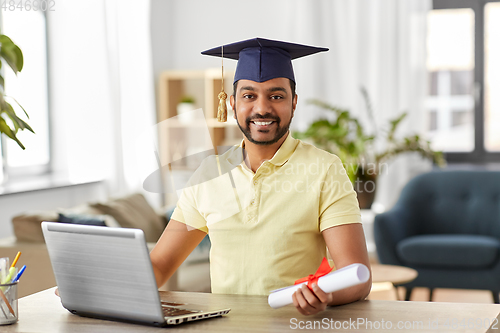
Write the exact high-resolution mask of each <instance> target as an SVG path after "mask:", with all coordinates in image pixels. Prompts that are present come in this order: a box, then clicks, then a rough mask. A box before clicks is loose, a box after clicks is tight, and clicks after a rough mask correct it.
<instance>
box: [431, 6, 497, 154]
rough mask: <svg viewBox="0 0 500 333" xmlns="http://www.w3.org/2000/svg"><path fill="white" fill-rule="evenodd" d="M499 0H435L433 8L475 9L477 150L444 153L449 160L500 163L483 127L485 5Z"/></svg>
mask: <svg viewBox="0 0 500 333" xmlns="http://www.w3.org/2000/svg"><path fill="white" fill-rule="evenodd" d="M490 2H500V0H433V1H432V9H433V10H434V9H458V8H470V9H472V10H473V11H474V90H475V91H474V101H475V105H474V150H473V151H471V152H444V153H443V155H444V158H445V159H446V161H447V162H448V163H472V164H484V163H492V162H500V152H492V151H487V150H486V148H485V130H484V87H485V73H484V62H485V61H484V60H485V53H484V46H485V44H484V43H485V42H484V31H485V15H484V14H485V6H486V4H487V3H490Z"/></svg>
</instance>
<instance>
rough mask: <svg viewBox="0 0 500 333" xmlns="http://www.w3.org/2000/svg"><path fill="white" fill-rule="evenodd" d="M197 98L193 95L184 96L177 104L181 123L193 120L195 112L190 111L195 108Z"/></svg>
mask: <svg viewBox="0 0 500 333" xmlns="http://www.w3.org/2000/svg"><path fill="white" fill-rule="evenodd" d="M194 103H195V99H194V97H192V96H189V95H186V96H182V97H181V99H180V101H179V104H177V116H178V119H179V121H180V122H181V123H183V124H189V123H190V122H191V121H192V120H193V114H192V113H190V112H189V111H193V110H194V109H195V104H194Z"/></svg>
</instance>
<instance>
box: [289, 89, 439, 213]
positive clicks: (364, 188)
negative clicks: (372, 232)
mask: <svg viewBox="0 0 500 333" xmlns="http://www.w3.org/2000/svg"><path fill="white" fill-rule="evenodd" d="M361 93H362V95H363V98H364V101H365V104H366V110H367V114H368V117H369V120H370V122H371V123H372V124H373V127H374V128H373V130H372V131H371V132H370V133H368V132H367V131H366V130H365V128H364V127H363V126H362V124H361V122H360V121H359V120H358V119H357V118H356V117H354V116H353V115H352V114H351V112H350V111H349V110H345V109H341V108H337V107H335V106H332V105H330V104H328V103H325V102H322V101H320V100H316V99H313V100H309V101H308V102H309V103H310V104H314V105H317V106H319V107H321V108H322V109H325V110H327V111H331V112H333V113H334V114H335V119H334V120H332V121H330V120H328V119H326V118H323V119H320V120H317V121H315V122H313V123H312V124H311V125H310V126H309V128H307V129H306V130H305V131H304V132H295V133H294V137H296V138H299V139H305V140H310V141H312V143H313V144H314V145H315V146H317V147H318V148H321V149H324V150H326V151H328V152H330V153H333V154H336V155H337V156H339V158H340V159H341V160H342V162H343V163H344V166H345V168H346V172H347V175H348V176H349V179H350V180H351V182H352V183H353V186H354V190H355V191H356V192H357V194H358V200H359V205H360V208H362V209H369V208H370V207H371V205H372V203H373V200H374V198H375V189H376V182H377V177H378V175H379V174H380V172H381V167H382V166H384V165H385V166H387V164H386V163H387V161H389V160H390V159H392V158H394V157H396V156H397V155H399V154H402V153H406V152H418V153H419V154H420V155H421V156H423V157H425V158H428V159H431V160H432V161H433V162H434V163H435V164H437V165H438V166H440V167H441V166H444V165H445V164H446V163H445V160H444V158H443V154H442V152H438V151H434V150H432V148H431V147H430V142H429V141H426V140H423V139H422V138H421V137H420V136H419V135H418V134H415V135H410V136H406V137H404V138H398V137H396V135H395V134H396V130H397V129H398V127H399V125H400V124H401V122H402V121H403V120H404V119H405V117H406V116H407V113H406V112H404V113H402V114H401V115H399V116H397V117H396V118H394V119H391V120H389V124H388V126H387V127H386V128H383V129H379V128H377V126H376V123H375V118H374V116H373V110H372V107H371V103H370V99H369V96H368V93H367V91H366V90H365V89H364V88H361ZM379 147H383V149H379Z"/></svg>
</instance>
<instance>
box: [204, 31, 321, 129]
mask: <svg viewBox="0 0 500 333" xmlns="http://www.w3.org/2000/svg"><path fill="white" fill-rule="evenodd" d="M323 51H328V49H327V48H324V47H314V46H308V45H301V44H294V43H287V42H282V41H277V40H270V39H264V38H253V39H248V40H244V41H241V42H236V43H232V44H227V45H223V46H219V47H216V48H213V49H210V50H206V51H203V52H201V54H204V55H211V56H215V57H222V58H224V57H225V58H230V59H234V60H238V64H237V66H236V73H235V74H234V82H236V81H238V80H242V79H245V80H251V81H255V82H265V81H268V80H271V79H274V78H277V77H284V78H288V79H290V80H292V81H294V82H295V76H294V75H293V67H292V60H293V59H297V58H300V57H304V56H307V55H311V54H315V53H318V52H323ZM234 82H233V83H234ZM222 89H223V90H222V91H221V92H220V93H219V99H221V101H220V103H219V112H218V114H217V119H218V120H219V121H226V118H227V110H226V111H224V110H223V108H224V107H225V98H227V94H226V93H225V92H224V86H223V88H222ZM224 95H225V96H226V97H225V98H224ZM222 98H224V103H222V102H223V100H222ZM222 104H224V105H222ZM221 108H222V109H221Z"/></svg>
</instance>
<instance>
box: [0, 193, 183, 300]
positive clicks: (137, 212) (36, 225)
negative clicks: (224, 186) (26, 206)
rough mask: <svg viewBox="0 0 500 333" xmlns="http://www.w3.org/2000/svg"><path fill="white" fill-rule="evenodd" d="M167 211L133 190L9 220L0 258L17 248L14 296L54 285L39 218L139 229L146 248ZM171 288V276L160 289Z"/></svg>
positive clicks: (164, 222) (160, 229) (165, 219)
mask: <svg viewBox="0 0 500 333" xmlns="http://www.w3.org/2000/svg"><path fill="white" fill-rule="evenodd" d="M171 211H172V210H171V209H169V210H167V211H166V212H156V211H155V210H154V209H153V208H152V207H151V206H150V205H149V204H148V202H147V201H146V199H145V198H144V196H143V195H142V194H139V193H136V194H132V195H129V196H127V197H122V198H118V199H113V200H109V201H107V202H95V203H88V204H84V205H81V206H78V207H74V208H71V209H61V210H53V211H43V212H25V213H22V214H19V215H17V216H15V217H14V218H13V219H12V224H13V229H14V235H15V236H13V237H10V238H5V239H0V257H9V258H10V259H11V260H13V258H14V257H15V255H16V254H17V252H18V251H21V253H22V255H21V257H20V258H19V261H18V264H17V266H18V267H21V266H22V265H26V267H27V268H26V272H25V273H24V274H23V277H22V279H21V280H20V282H19V288H18V297H23V296H26V295H30V294H32V293H35V292H38V291H41V290H44V289H47V288H50V287H54V286H55V285H56V282H55V278H54V274H53V272H52V266H51V264H50V259H49V256H48V252H47V248H46V246H45V243H44V238H43V233H42V229H41V226H40V224H41V222H42V221H52V222H59V221H61V220H63V221H64V222H65V223H83V224H97V225H106V226H108V227H124V228H139V229H142V230H143V231H144V234H145V238H146V241H147V242H148V247H149V248H150V249H152V247H153V246H154V245H155V243H156V241H157V240H158V238H159V237H160V236H161V234H162V232H163V230H164V229H165V226H166V225H167V223H168V218H169V215H170V213H171ZM175 287H176V285H175V279H171V281H170V283H167V284H166V285H165V286H163V287H162V289H164V290H169V289H175Z"/></svg>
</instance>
